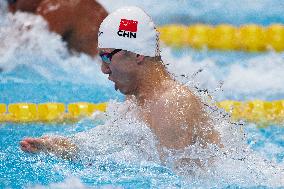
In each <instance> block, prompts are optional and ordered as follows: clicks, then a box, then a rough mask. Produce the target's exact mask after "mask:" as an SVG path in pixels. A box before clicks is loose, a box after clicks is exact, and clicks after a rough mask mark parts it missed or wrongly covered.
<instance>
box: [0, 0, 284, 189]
mask: <svg viewBox="0 0 284 189" xmlns="http://www.w3.org/2000/svg"><path fill="white" fill-rule="evenodd" d="M110 2H111V1H109V0H106V1H104V2H102V4H103V5H105V6H106V7H107V8H108V10H113V9H115V8H117V7H119V6H121V5H139V6H142V7H143V8H145V9H146V10H147V11H148V12H149V14H150V15H152V16H153V18H154V20H155V22H156V23H158V24H168V23H184V24H190V23H195V22H202V23H209V24H219V23H223V22H225V23H230V24H235V25H240V24H245V23H257V24H263V25H269V24H271V23H274V22H277V23H284V16H283V10H284V2H282V1H280V0H269V1H268V0H259V1H256V0H252V1H249V2H248V1H244V0H236V1H226V0H204V1H198V0H193V1H184V0H178V1H175V2H172V1H169V0H167V1H164V2H163V3H161V2H160V1H150V0H149V1H147V0H146V1H117V4H116V5H112V4H111V3H110ZM1 5H3V4H1V3H0V6H1ZM0 10H1V9H0ZM165 12H167V14H165ZM1 14H2V13H1ZM1 14H0V15H1ZM12 25H13V24H12ZM11 27H12V26H11V25H9V24H8V25H7V23H6V22H4V18H2V17H0V29H2V30H0V37H1V32H2V33H4V29H7V28H11ZM40 31H41V30H40ZM29 35H30V38H31V39H34V40H36V43H35V44H38V43H39V44H42V45H39V47H49V48H43V49H40V50H38V49H35V48H32V47H33V45H30V44H25V45H26V46H24V47H23V48H21V46H23V45H21V44H19V47H18V48H17V49H16V50H14V51H12V52H13V55H12V56H8V52H9V51H8V50H10V49H12V47H10V46H8V47H3V48H0V50H1V51H0V55H2V56H1V58H0V65H3V64H6V65H8V64H9V65H12V68H9V69H8V71H5V72H3V73H0V103H6V104H9V103H15V102H33V103H42V102H63V103H65V104H68V103H71V102H77V101H87V102H95V103H96V102H105V101H109V100H110V99H117V100H118V101H122V100H123V99H124V97H123V96H122V95H121V94H119V93H118V92H116V91H115V90H114V89H113V84H112V83H111V82H109V81H107V79H106V77H105V76H103V75H102V74H101V73H100V70H99V68H97V67H96V66H95V64H96V63H95V62H93V61H92V60H89V59H88V58H86V57H84V56H83V57H80V56H79V57H77V56H76V57H73V56H71V55H69V54H68V53H66V52H65V51H64V50H63V51H62V50H61V49H60V48H57V47H58V45H59V46H60V45H62V44H61V43H60V42H58V41H60V40H58V39H56V38H55V37H53V36H50V35H49V34H48V32H47V31H43V32H42V33H41V35H42V36H44V37H43V39H41V38H40V34H36V35H35V34H34V33H29V34H27V36H29ZM2 37H3V36H2ZM2 39H3V38H2ZM50 39H52V40H53V39H54V41H55V42H54V44H53V43H51V42H50V41H51V40H50ZM10 42H11V41H10ZM12 42H14V43H17V40H15V41H12ZM49 42H50V43H49ZM3 49H4V50H3ZM58 49H59V50H58ZM167 50H168V49H167ZM165 59H166V60H168V61H171V63H172V64H175V63H176V64H177V66H176V67H175V66H174V67H173V68H172V71H173V73H174V74H175V75H179V74H183V73H185V74H188V75H190V74H191V73H192V72H194V71H196V69H197V68H198V66H199V65H200V67H203V68H205V71H204V72H205V73H204V75H202V74H203V73H202V74H201V75H200V76H199V77H198V78H197V79H196V80H197V82H198V83H199V86H200V87H203V88H208V89H210V91H211V92H212V93H213V91H214V88H216V87H217V83H218V81H220V80H222V81H225V84H224V87H223V91H219V92H216V93H213V94H212V95H213V96H214V98H215V99H216V100H224V99H234V100H250V99H255V98H258V99H263V100H276V99H282V98H284V87H283V82H284V80H283V77H281V76H282V73H284V72H283V71H284V69H283V67H284V56H283V53H273V52H267V53H252V54H251V53H246V52H219V51H210V50H203V51H197V50H194V49H171V50H170V52H168V53H166V54H165ZM65 62H67V63H72V64H73V63H74V67H75V68H74V70H73V69H72V66H73V65H72V66H71V68H68V69H66V70H64V71H62V68H63V67H66V65H65V64H64V63H65ZM78 62H79V63H78ZM81 62H83V63H86V64H83V63H82V64H81ZM58 64H60V66H59V67H58V66H57V65H58ZM92 64H94V65H92ZM178 65H182V66H181V69H179V68H178ZM184 65H185V66H184ZM196 65H197V66H196ZM84 66H89V67H90V68H91V70H94V71H92V72H86V70H84V69H83V67H84ZM194 66H196V69H195V67H194ZM235 73H236V75H237V76H238V77H239V78H238V77H237V76H235V75H234V74H235ZM243 76H250V77H249V78H247V77H243ZM236 78H237V79H238V80H235V79H236ZM261 78H264V79H263V80H261ZM247 79H249V80H247ZM282 81H283V82H282ZM259 83H260V84H259ZM95 125H96V124H94V123H92V122H91V121H90V120H84V121H81V122H80V123H74V124H70V123H68V124H63V125H62V124H11V123H5V124H1V125H0V138H1V139H0V143H1V145H0V188H27V187H34V186H35V185H41V187H44V186H49V187H52V186H54V185H52V184H54V183H58V182H65V184H66V186H67V188H70V187H71V186H73V184H72V183H73V182H75V183H77V184H78V182H79V183H82V184H83V185H84V186H90V187H101V186H109V187H110V186H112V187H122V188H188V187H189V186H188V185H187V184H185V183H184V180H183V179H182V178H181V177H180V176H178V175H177V174H176V173H174V172H173V171H172V170H170V169H169V168H167V167H165V166H162V165H159V164H154V163H144V164H122V163H117V162H112V161H102V162H94V163H93V164H90V163H88V162H70V161H65V160H62V159H59V158H57V157H53V156H47V155H45V154H39V155H35V154H27V153H23V152H22V151H21V150H20V149H19V145H18V143H19V141H21V139H23V138H24V137H27V136H29V137H40V136H42V135H46V134H58V135H64V136H69V135H71V134H74V133H77V132H79V131H84V130H88V129H90V128H92V127H94V126H95ZM245 132H246V135H247V143H248V144H249V145H250V147H251V148H252V149H253V150H255V151H257V152H260V153H261V154H262V155H263V157H265V158H267V159H269V160H274V161H275V162H277V163H278V164H279V165H280V164H281V165H283V163H284V138H283V136H284V129H283V126H281V125H276V126H275V125H274V126H269V127H267V128H258V127H257V125H254V124H248V123H247V124H246V125H245ZM73 177H75V178H77V179H78V178H79V181H78V180H76V179H72V178H73ZM68 178H71V181H70V182H69V181H68V180H67V181H66V180H65V179H68ZM224 187H226V186H224ZM255 187H259V188H263V187H260V186H255ZM81 188H84V187H81ZM227 188H240V186H238V185H231V184H230V183H227Z"/></svg>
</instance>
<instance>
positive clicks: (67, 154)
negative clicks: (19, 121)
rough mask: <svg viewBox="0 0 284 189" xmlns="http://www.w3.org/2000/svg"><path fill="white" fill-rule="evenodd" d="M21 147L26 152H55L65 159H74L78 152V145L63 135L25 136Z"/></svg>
mask: <svg viewBox="0 0 284 189" xmlns="http://www.w3.org/2000/svg"><path fill="white" fill-rule="evenodd" d="M20 146H21V149H22V150H23V151H24V152H30V153H38V152H46V153H53V154H55V155H57V156H60V157H62V158H64V159H70V160H72V159H74V158H75V156H76V154H77V147H76V145H75V144H72V143H71V142H70V141H69V140H68V139H67V138H62V137H49V136H45V137H41V138H25V139H23V140H22V141H21V142H20Z"/></svg>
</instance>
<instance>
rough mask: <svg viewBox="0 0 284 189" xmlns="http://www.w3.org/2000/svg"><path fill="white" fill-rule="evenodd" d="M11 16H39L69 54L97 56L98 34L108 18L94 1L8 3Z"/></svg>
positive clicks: (16, 0) (25, 0)
mask: <svg viewBox="0 0 284 189" xmlns="http://www.w3.org/2000/svg"><path fill="white" fill-rule="evenodd" d="M7 2H8V4H9V10H10V11H11V12H16V11H23V12H29V13H33V14H37V15H41V16H42V17H43V18H44V19H45V20H46V21H47V23H48V25H49V28H50V30H51V31H53V32H56V33H58V34H60V35H61V36H62V39H63V40H64V41H66V42H67V45H68V48H69V49H70V50H75V51H77V52H83V53H86V54H88V55H90V56H95V55H97V52H98V51H97V40H98V37H97V33H98V30H99V26H100V23H101V22H102V21H103V19H104V18H105V17H106V16H107V15H108V13H107V11H106V10H105V9H104V8H103V7H102V6H101V5H100V4H99V3H98V2H96V1H95V0H73V1H62V0H7Z"/></svg>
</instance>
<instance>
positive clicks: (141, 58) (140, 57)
mask: <svg viewBox="0 0 284 189" xmlns="http://www.w3.org/2000/svg"><path fill="white" fill-rule="evenodd" d="M144 58H145V56H143V55H140V54H137V56H136V61H137V63H138V64H141V63H142V62H143V61H144Z"/></svg>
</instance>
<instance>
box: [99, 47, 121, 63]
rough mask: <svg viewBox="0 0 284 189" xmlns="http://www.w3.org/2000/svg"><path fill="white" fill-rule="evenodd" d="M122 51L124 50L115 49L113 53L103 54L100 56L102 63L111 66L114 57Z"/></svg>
mask: <svg viewBox="0 0 284 189" xmlns="http://www.w3.org/2000/svg"><path fill="white" fill-rule="evenodd" d="M121 50H122V49H115V50H113V51H112V52H110V53H107V52H105V53H101V54H100V57H101V58H102V61H103V62H105V63H108V64H110V63H111V59H112V57H113V55H115V54H116V53H118V52H119V51H121Z"/></svg>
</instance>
